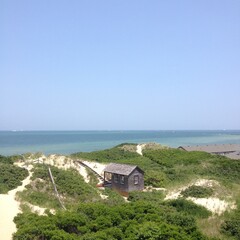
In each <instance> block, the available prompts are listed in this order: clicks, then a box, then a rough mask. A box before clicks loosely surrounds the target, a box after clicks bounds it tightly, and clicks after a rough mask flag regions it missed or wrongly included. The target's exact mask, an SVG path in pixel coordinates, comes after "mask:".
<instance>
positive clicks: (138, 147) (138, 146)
mask: <svg viewBox="0 0 240 240" xmlns="http://www.w3.org/2000/svg"><path fill="white" fill-rule="evenodd" d="M144 146H145V144H138V145H137V150H136V152H137V153H138V154H140V155H143V154H142V147H144Z"/></svg>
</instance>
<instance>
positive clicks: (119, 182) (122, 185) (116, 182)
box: [112, 173, 128, 192]
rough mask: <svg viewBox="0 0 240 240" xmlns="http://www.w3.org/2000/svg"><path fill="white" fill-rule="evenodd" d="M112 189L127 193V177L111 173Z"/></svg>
mask: <svg viewBox="0 0 240 240" xmlns="http://www.w3.org/2000/svg"><path fill="white" fill-rule="evenodd" d="M112 188H113V189H116V190H118V191H121V192H128V176H124V175H120V174H116V173H113V174H112Z"/></svg>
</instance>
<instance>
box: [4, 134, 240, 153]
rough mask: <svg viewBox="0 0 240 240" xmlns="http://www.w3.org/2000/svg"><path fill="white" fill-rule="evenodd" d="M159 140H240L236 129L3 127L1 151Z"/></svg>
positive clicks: (74, 148)
mask: <svg viewBox="0 0 240 240" xmlns="http://www.w3.org/2000/svg"><path fill="white" fill-rule="evenodd" d="M124 142H129V143H145V142H157V143H160V144H163V145H168V146H171V147H178V146H181V145H198V144H199V145H201V144H224V143H238V144H240V130H235V131H19V132H11V131H0V154H1V155H13V154H22V153H26V152H43V153H45V154H50V153H58V154H70V153H74V152H89V151H95V150H101V149H106V148H110V147H113V146H115V145H118V144H120V143H124Z"/></svg>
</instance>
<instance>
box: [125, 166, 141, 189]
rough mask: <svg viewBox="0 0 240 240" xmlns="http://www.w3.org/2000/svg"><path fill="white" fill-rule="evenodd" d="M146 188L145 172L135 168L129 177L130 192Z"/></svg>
mask: <svg viewBox="0 0 240 240" xmlns="http://www.w3.org/2000/svg"><path fill="white" fill-rule="evenodd" d="M143 189H144V178H143V173H142V172H140V171H139V170H138V169H135V170H134V171H133V172H132V173H131V174H130V175H129V177H128V192H131V191H139V190H143Z"/></svg>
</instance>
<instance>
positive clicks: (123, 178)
mask: <svg viewBox="0 0 240 240" xmlns="http://www.w3.org/2000/svg"><path fill="white" fill-rule="evenodd" d="M124 182H125V177H124V176H123V175H121V176H120V183H121V184H124Z"/></svg>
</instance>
